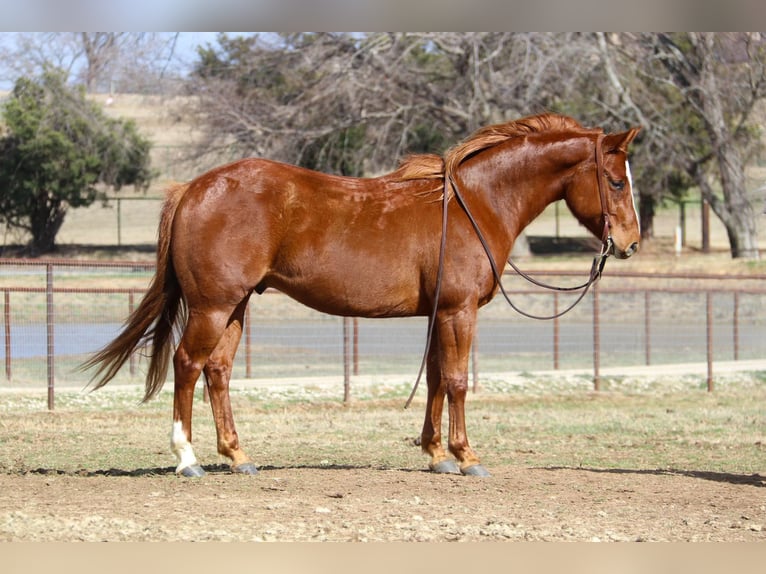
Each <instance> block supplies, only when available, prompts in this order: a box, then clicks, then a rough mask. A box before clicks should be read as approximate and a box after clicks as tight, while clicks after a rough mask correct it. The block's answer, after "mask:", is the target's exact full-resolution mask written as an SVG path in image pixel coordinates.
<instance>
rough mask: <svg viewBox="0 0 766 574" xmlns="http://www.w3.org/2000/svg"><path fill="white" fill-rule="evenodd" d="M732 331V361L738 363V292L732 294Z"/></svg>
mask: <svg viewBox="0 0 766 574" xmlns="http://www.w3.org/2000/svg"><path fill="white" fill-rule="evenodd" d="M731 322H732V331H733V334H734V360H735V361H739V292H737V291H735V292H734V310H733V311H732V318H731Z"/></svg>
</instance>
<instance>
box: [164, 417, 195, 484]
mask: <svg viewBox="0 0 766 574" xmlns="http://www.w3.org/2000/svg"><path fill="white" fill-rule="evenodd" d="M170 450H172V451H173V453H174V454H175V455H176V458H177V459H178V466H177V467H176V472H181V471H182V470H183V469H184V468H186V467H187V466H192V465H195V464H197V457H196V456H194V450H193V449H192V445H191V443H190V442H189V439H188V438H187V436H186V433H185V432H184V429H183V427H182V426H181V421H173V430H172V432H171V433H170Z"/></svg>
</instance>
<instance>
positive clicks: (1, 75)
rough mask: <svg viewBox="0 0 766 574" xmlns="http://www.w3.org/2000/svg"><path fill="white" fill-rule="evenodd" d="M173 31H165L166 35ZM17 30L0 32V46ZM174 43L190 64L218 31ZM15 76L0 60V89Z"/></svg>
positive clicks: (11, 43) (183, 36)
mask: <svg viewBox="0 0 766 574" xmlns="http://www.w3.org/2000/svg"><path fill="white" fill-rule="evenodd" d="M174 33H175V32H167V34H168V35H170V34H174ZM17 34H18V32H0V48H2V47H6V48H11V49H13V48H14V47H15V45H16V36H17ZM178 34H179V36H178V41H177V43H176V51H175V58H176V59H177V60H178V61H179V62H185V63H187V64H191V63H192V62H194V61H195V60H196V59H197V46H200V45H206V44H208V43H209V44H212V45H215V44H216V37H217V36H218V34H219V32H179V33H178ZM227 34H229V35H237V34H246V32H227ZM14 81H15V78H12V77H10V73H9V72H8V71H7V69H5V68H4V67H3V64H2V62H0V90H2V91H5V90H11V89H12V88H13V84H14Z"/></svg>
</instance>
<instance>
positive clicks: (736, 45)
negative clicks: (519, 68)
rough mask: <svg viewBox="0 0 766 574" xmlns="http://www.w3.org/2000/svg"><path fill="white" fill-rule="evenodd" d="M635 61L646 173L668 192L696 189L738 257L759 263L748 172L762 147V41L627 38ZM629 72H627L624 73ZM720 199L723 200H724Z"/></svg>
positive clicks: (765, 69)
mask: <svg viewBox="0 0 766 574" xmlns="http://www.w3.org/2000/svg"><path fill="white" fill-rule="evenodd" d="M622 40H623V43H624V50H625V51H624V53H625V54H627V55H628V59H629V60H630V61H632V62H634V64H635V65H634V67H633V68H632V69H631V68H627V69H629V70H632V72H631V73H630V74H626V76H630V77H631V78H632V79H629V80H626V81H628V82H631V84H632V86H633V87H634V88H636V93H635V94H633V98H632V100H631V101H632V102H635V106H634V107H635V109H636V110H640V111H641V114H642V115H644V116H645V117H647V118H648V121H647V122H646V123H647V128H648V130H647V131H648V137H647V138H646V140H645V141H644V146H643V147H644V150H643V152H644V153H645V154H646V153H647V152H650V153H651V155H652V156H653V157H655V158H658V157H660V158H662V164H664V165H654V166H653V167H652V166H651V165H650V162H649V159H650V158H647V161H646V162H644V163H645V164H646V165H647V166H649V171H648V173H646V174H644V175H645V176H648V177H646V180H647V181H654V182H655V184H657V185H658V186H660V187H664V190H663V191H664V192H665V193H667V190H668V189H673V188H675V189H677V190H678V191H680V192H683V191H684V190H685V189H686V188H688V187H690V186H692V185H696V186H697V187H698V188H699V189H700V192H701V195H702V197H703V198H704V199H705V200H706V201H707V202H709V203H710V206H711V207H712V209H713V211H714V212H715V214H716V215H717V216H718V218H719V219H720V220H721V222H722V223H723V224H724V226H725V227H726V230H727V232H728V236H729V243H730V248H731V254H732V256H733V257H744V258H753V259H757V258H759V250H758V244H757V225H756V222H757V219H756V216H757V213H756V210H754V209H753V205H752V199H753V198H752V197H751V194H750V193H749V191H748V189H747V185H746V180H745V172H744V166H745V164H746V162H747V160H748V159H749V158H750V156H751V154H752V152H753V151H754V149H756V146H757V145H758V143H759V141H760V139H759V133H760V132H759V130H758V129H757V125H755V123H754V121H753V111H754V109H755V107H756V105H757V103H758V102H760V101H762V100H763V99H764V98H766V62H765V60H764V56H766V51H765V50H764V49H765V48H766V44H765V43H764V38H763V37H762V35H761V34H744V33H734V34H715V33H683V34H640V35H636V36H630V35H627V36H625V37H623V39H622ZM623 69H626V68H623ZM719 194H720V195H719Z"/></svg>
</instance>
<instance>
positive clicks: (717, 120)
mask: <svg viewBox="0 0 766 574" xmlns="http://www.w3.org/2000/svg"><path fill="white" fill-rule="evenodd" d="M689 37H690V39H691V41H692V43H693V44H695V45H696V47H697V49H698V50H699V52H700V54H701V55H702V56H704V58H703V60H702V66H701V70H700V88H701V93H700V96H699V99H698V101H699V106H700V107H701V109H702V110H703V111H704V119H705V124H706V128H707V130H708V132H709V134H710V140H711V144H712V148H713V153H714V154H715V160H716V164H717V167H718V173H719V175H720V181H721V190H722V192H723V201H720V200H719V199H718V198H717V197H716V196H715V195H714V194H713V192H712V190H711V189H710V186H709V185H707V178H706V176H705V174H704V171H703V170H702V169H697V170H696V176H697V178H696V179H697V180H698V182H700V183H701V184H702V185H701V186H700V188H701V189H702V193H703V196H704V197H705V199H707V200H708V201H709V202H710V207H711V208H712V209H713V211H714V212H715V214H716V215H717V216H718V217H719V218H720V220H721V222H722V223H723V224H724V226H725V227H726V231H727V232H728V235H729V244H730V247H731V256H732V257H743V258H747V259H758V258H759V256H760V255H759V253H758V234H757V227H756V219H755V211H754V210H753V206H752V205H751V203H750V200H749V198H748V195H747V188H746V185H745V170H744V167H743V163H744V162H743V161H742V157H741V154H740V151H739V149H738V148H737V146H736V145H735V138H734V134H733V133H732V132H731V130H730V129H729V126H728V124H727V122H726V117H725V114H724V109H723V96H724V93H725V90H726V87H725V86H722V85H721V84H720V83H719V81H718V78H717V77H716V74H715V70H714V69H713V66H714V63H715V57H714V56H715V49H714V46H713V43H714V35H712V34H690V35H689ZM703 186H704V187H703Z"/></svg>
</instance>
